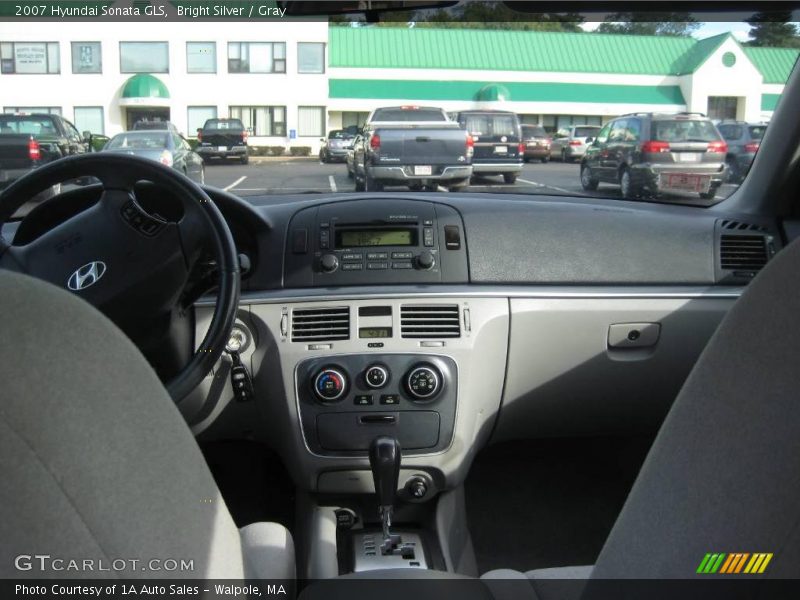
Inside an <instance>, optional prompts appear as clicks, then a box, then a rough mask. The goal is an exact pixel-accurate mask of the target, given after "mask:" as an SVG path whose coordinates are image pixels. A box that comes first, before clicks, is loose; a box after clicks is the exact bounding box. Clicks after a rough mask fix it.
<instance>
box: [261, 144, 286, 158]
mask: <svg viewBox="0 0 800 600" xmlns="http://www.w3.org/2000/svg"><path fill="white" fill-rule="evenodd" d="M267 152H268V153H269V156H283V155H284V153H285V152H286V148H284V147H283V146H267ZM265 156H266V155H265Z"/></svg>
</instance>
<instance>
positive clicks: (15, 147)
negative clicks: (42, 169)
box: [0, 133, 33, 171]
mask: <svg viewBox="0 0 800 600" xmlns="http://www.w3.org/2000/svg"><path fill="white" fill-rule="evenodd" d="M30 139H31V136H30V135H27V134H24V133H3V134H0V170H2V171H11V170H12V169H28V168H30V167H31V166H32V165H33V161H31V159H30V155H29V154H28V142H29V141H30Z"/></svg>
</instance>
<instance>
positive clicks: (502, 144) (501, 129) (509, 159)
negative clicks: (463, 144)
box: [450, 110, 525, 183]
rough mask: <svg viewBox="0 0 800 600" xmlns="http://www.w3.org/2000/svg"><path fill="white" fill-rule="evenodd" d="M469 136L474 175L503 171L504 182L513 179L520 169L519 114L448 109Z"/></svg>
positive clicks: (523, 149) (520, 133)
mask: <svg viewBox="0 0 800 600" xmlns="http://www.w3.org/2000/svg"><path fill="white" fill-rule="evenodd" d="M450 118H452V119H453V120H454V121H457V122H458V124H459V125H461V127H462V128H463V129H465V130H466V131H467V133H468V134H470V135H471V136H472V141H473V143H474V145H475V153H474V155H473V157H472V172H473V174H474V175H485V176H492V175H502V176H503V180H504V181H505V182H506V183H514V182H515V181H516V180H517V176H518V175H519V174H520V173H521V172H522V157H523V154H524V153H525V147H524V144H523V143H522V129H521V128H520V124H519V117H517V115H516V114H515V113H513V112H508V111H504V110H466V111H462V112H456V113H451V115H450Z"/></svg>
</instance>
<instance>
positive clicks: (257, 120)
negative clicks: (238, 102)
mask: <svg viewBox="0 0 800 600" xmlns="http://www.w3.org/2000/svg"><path fill="white" fill-rule="evenodd" d="M229 115H230V118H231V119H240V120H241V121H242V123H244V127H245V129H247V131H248V132H249V133H250V135H253V136H281V137H282V136H285V135H286V107H285V106H231V107H230V111H229Z"/></svg>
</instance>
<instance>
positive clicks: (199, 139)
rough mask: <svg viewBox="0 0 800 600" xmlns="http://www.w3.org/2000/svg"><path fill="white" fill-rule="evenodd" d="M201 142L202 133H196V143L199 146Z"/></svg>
mask: <svg viewBox="0 0 800 600" xmlns="http://www.w3.org/2000/svg"><path fill="white" fill-rule="evenodd" d="M202 141H203V132H202V131H198V132H197V143H198V144H199V143H200V142H202Z"/></svg>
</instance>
